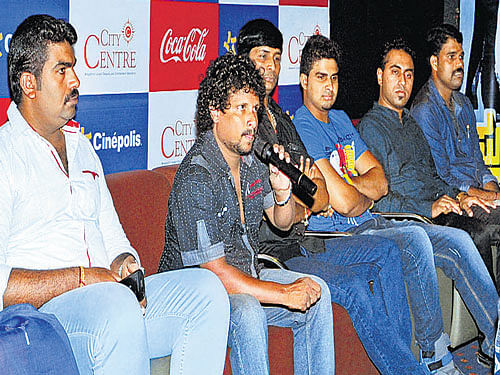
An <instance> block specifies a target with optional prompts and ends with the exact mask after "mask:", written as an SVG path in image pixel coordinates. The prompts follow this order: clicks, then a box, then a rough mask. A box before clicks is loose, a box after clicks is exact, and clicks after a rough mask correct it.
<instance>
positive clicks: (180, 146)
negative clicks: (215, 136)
mask: <svg viewBox="0 0 500 375" xmlns="http://www.w3.org/2000/svg"><path fill="white" fill-rule="evenodd" d="M195 140H196V135H195V126H194V123H186V122H182V120H177V121H176V122H175V124H173V125H167V126H165V128H164V129H163V131H162V133H161V154H162V155H163V157H164V158H166V159H170V158H172V157H174V158H177V157H183V156H184V155H186V153H187V152H188V151H189V149H190V148H191V146H192V145H193V143H194V142H195Z"/></svg>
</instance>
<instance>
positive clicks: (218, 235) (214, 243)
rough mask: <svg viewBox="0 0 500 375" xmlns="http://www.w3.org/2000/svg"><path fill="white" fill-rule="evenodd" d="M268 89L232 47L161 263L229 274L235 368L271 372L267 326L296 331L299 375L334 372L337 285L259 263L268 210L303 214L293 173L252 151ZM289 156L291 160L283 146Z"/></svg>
mask: <svg viewBox="0 0 500 375" xmlns="http://www.w3.org/2000/svg"><path fill="white" fill-rule="evenodd" d="M263 97H264V82H263V80H262V78H261V77H260V75H259V74H258V72H257V71H256V70H255V68H254V66H253V64H252V63H251V62H250V61H249V60H248V58H246V57H242V56H234V55H232V54H227V55H225V56H222V57H219V58H218V59H216V60H215V62H213V63H212V64H211V65H210V67H209V68H208V70H207V73H206V77H205V78H204V79H203V81H202V82H201V85H200V89H199V92H198V101H197V111H196V126H197V135H198V138H197V140H196V142H195V144H194V145H193V147H192V148H191V149H190V150H189V152H188V153H187V155H186V157H185V158H184V160H183V161H182V163H181V165H180V167H179V169H178V172H177V175H176V177H175V180H174V184H173V187H172V192H171V194H170V198H169V209H168V214H167V221H166V243H165V250H164V252H163V255H162V258H161V260H160V271H165V270H168V269H177V268H183V267H192V266H200V267H202V268H206V269H209V270H211V271H213V272H214V273H215V274H216V275H217V276H218V277H219V278H220V280H221V281H222V283H223V284H224V286H225V287H226V290H227V292H228V293H229V300H230V307H231V315H230V321H231V324H230V327H229V337H228V344H229V346H230V347H231V367H232V371H233V374H252V375H260V374H268V373H269V369H268V367H269V365H268V356H267V332H266V330H267V325H277V326H284V327H291V328H292V329H293V331H294V361H295V372H296V373H297V374H318V375H322V374H324V375H327V374H332V373H333V372H334V352H333V327H332V324H333V322H332V310H331V302H330V293H329V290H328V286H327V285H326V284H325V283H324V282H323V281H322V280H321V279H319V278H317V277H307V276H306V275H303V274H299V273H295V272H292V271H287V270H278V269H260V268H259V266H258V264H257V262H256V249H257V248H258V228H259V224H260V222H261V220H262V215H263V213H265V215H266V219H267V220H269V221H270V222H271V223H272V224H273V225H274V226H276V227H277V228H280V229H281V230H287V229H288V228H289V227H290V226H291V224H292V222H293V218H294V214H295V204H294V198H293V197H292V196H291V195H292V194H291V183H290V180H289V179H288V177H286V176H285V175H284V174H282V173H281V172H279V170H278V169H277V168H275V167H271V168H270V172H269V168H268V167H267V166H266V165H264V164H262V163H260V162H258V161H257V160H256V159H255V158H254V156H253V155H252V154H251V151H252V146H253V141H254V138H255V133H256V128H257V123H258V117H257V116H258V112H259V108H260V103H261V102H262V101H263ZM275 150H278V146H275ZM279 155H280V157H281V158H282V159H283V158H287V159H288V161H289V157H288V156H287V155H285V153H284V151H283V148H282V147H281V148H280V149H279Z"/></svg>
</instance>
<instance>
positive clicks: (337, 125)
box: [293, 35, 497, 375]
mask: <svg viewBox="0 0 500 375" xmlns="http://www.w3.org/2000/svg"><path fill="white" fill-rule="evenodd" d="M339 53H340V51H339V48H338V47H337V46H336V44H335V43H334V42H333V41H331V40H329V39H328V38H325V37H324V36H321V35H318V36H313V37H311V38H310V39H309V40H308V42H307V43H306V45H305V46H304V49H303V50H302V57H301V63H300V84H301V87H302V90H303V100H304V106H302V107H301V108H299V109H298V110H297V112H296V113H295V117H294V120H293V122H294V124H295V127H296V128H297V131H298V133H299V135H300V137H301V138H302V141H303V143H304V145H305V146H306V149H307V152H308V153H309V154H310V155H311V157H312V158H314V159H315V160H316V161H315V164H316V165H317V167H318V168H319V169H320V171H321V172H322V174H323V176H324V177H325V180H326V184H327V189H328V193H329V197H330V204H331V206H332V210H333V211H334V212H333V214H332V216H331V217H328V216H316V217H314V218H312V219H311V220H310V224H309V229H311V230H321V231H337V230H343V231H349V232H352V233H356V234H360V233H363V234H377V235H379V236H382V237H387V238H390V239H391V240H394V241H395V242H396V243H397V244H398V246H399V247H400V249H401V259H402V263H403V273H404V276H405V280H406V283H407V284H408V290H409V296H410V302H411V306H412V311H413V316H414V318H415V337H416V340H417V342H418V344H419V346H420V348H421V355H420V358H421V362H422V363H424V364H425V365H427V367H428V369H429V372H430V373H431V374H447V375H448V374H460V372H459V371H458V370H457V369H456V368H455V366H454V364H453V360H452V356H451V354H450V353H449V351H448V348H447V347H448V345H449V338H448V336H447V334H445V333H444V332H443V321H442V315H441V310H440V306H439V296H438V290H437V277H436V272H435V265H436V266H438V267H440V268H441V269H442V270H443V271H444V272H445V274H446V275H447V276H448V277H450V278H452V279H453V280H455V285H456V287H457V289H458V290H459V292H460V294H461V296H462V297H463V299H464V300H465V302H466V304H467V306H468V308H469V309H470V311H471V312H472V314H473V315H474V317H475V319H476V322H477V324H478V326H479V328H480V329H481V331H482V332H483V333H484V335H485V336H486V338H485V340H484V342H483V343H482V350H483V351H484V352H485V353H486V354H488V355H490V356H491V355H492V353H493V348H494V335H495V322H496V318H497V312H496V308H495V306H494V305H493V304H491V303H488V299H493V300H496V290H495V287H494V285H493V282H492V281H491V279H490V278H489V276H488V275H487V273H486V275H484V277H483V273H481V272H480V270H479V269H478V267H479V265H482V266H483V267H484V265H483V264H482V261H481V258H480V256H479V254H478V252H477V249H476V248H475V246H474V244H473V242H472V240H471V238H470V237H469V236H468V235H467V234H466V233H465V232H463V231H461V230H459V229H455V228H447V227H440V226H435V225H424V224H416V223H410V222H396V221H389V220H385V219H384V218H382V217H380V216H378V215H374V214H372V213H371V212H370V210H369V209H370V207H371V206H372V204H373V202H374V201H375V200H378V199H379V198H380V197H382V196H383V195H385V194H386V193H387V191H388V186H387V180H386V179H385V175H384V171H383V168H382V166H381V165H380V163H379V162H378V161H377V160H376V158H375V157H374V156H373V155H372V153H371V152H370V151H369V150H368V148H367V146H366V144H365V143H364V142H363V141H362V139H361V138H360V136H359V134H358V133H357V131H356V130H355V129H354V127H353V125H352V123H351V121H350V120H349V117H348V116H347V115H346V114H345V113H344V112H343V111H339V110H332V109H331V108H332V106H333V104H334V102H335V99H336V96H337V91H338V74H339V67H338V60H339Z"/></svg>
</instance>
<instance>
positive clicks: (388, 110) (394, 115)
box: [373, 102, 410, 127]
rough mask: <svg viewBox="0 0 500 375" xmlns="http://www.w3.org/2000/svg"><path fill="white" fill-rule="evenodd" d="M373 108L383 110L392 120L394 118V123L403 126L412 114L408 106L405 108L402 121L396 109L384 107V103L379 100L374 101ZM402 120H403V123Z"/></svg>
mask: <svg viewBox="0 0 500 375" xmlns="http://www.w3.org/2000/svg"><path fill="white" fill-rule="evenodd" d="M373 109H374V110H376V111H380V112H382V113H383V114H384V115H385V116H388V117H390V118H391V119H392V120H394V124H397V126H398V127H402V126H403V124H404V123H405V122H406V120H407V119H408V116H409V115H410V111H408V109H407V108H403V114H402V116H401V120H402V121H400V120H399V114H398V113H397V112H396V111H395V110H393V109H391V108H388V107H384V106H383V105H380V104H379V103H378V102H374V103H373ZM401 122H403V124H402V123H401Z"/></svg>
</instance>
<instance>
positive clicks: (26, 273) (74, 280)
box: [3, 267, 120, 308]
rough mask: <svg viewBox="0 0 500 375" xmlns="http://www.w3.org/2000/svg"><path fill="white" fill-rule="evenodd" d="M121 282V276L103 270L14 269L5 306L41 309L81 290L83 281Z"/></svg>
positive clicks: (4, 300) (87, 283)
mask: <svg viewBox="0 0 500 375" xmlns="http://www.w3.org/2000/svg"><path fill="white" fill-rule="evenodd" d="M81 276H83V279H82V277H81ZM119 280H120V277H119V276H118V274H116V273H115V272H112V271H110V270H109V269H107V268H101V267H92V268H83V273H81V270H80V267H70V268H61V269H57V270H43V271H38V270H26V269H20V268H14V269H12V271H11V273H10V277H9V282H8V283H7V288H6V289H5V293H4V295H3V302H4V306H10V305H14V304H16V303H31V304H32V305H33V306H35V307H37V308H38V307H40V306H42V305H43V304H44V303H46V302H48V301H50V300H51V299H52V298H54V297H57V296H59V295H61V294H63V293H65V292H68V291H70V290H72V289H75V288H78V287H79V286H80V281H81V282H82V285H90V284H94V283H99V282H104V281H119Z"/></svg>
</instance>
